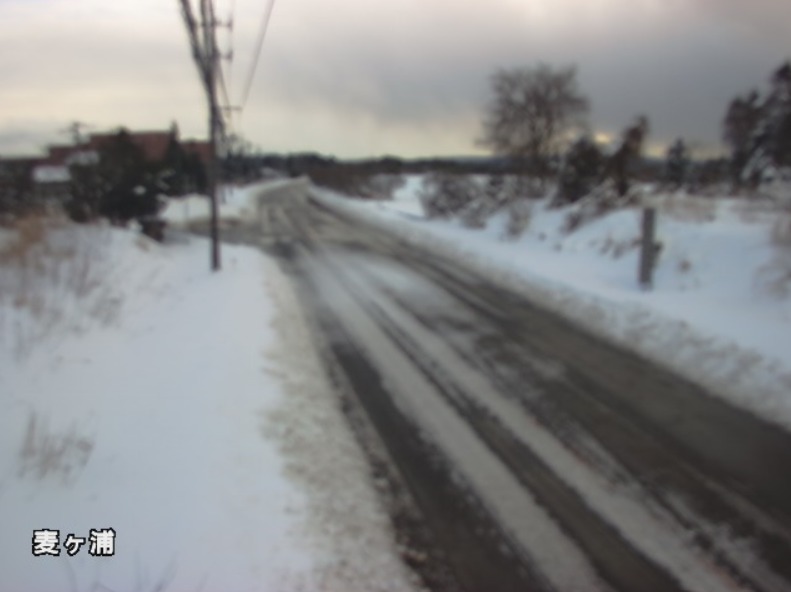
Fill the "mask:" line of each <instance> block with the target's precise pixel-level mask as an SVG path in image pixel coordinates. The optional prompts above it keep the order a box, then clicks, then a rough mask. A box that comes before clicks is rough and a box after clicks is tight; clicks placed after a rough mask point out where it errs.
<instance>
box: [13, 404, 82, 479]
mask: <svg viewBox="0 0 791 592" xmlns="http://www.w3.org/2000/svg"><path fill="white" fill-rule="evenodd" d="M93 447H94V443H93V441H92V439H90V438H88V437H86V436H84V435H80V434H78V433H77V431H76V429H75V428H73V427H72V428H71V429H69V430H67V431H64V432H60V433H58V432H55V431H53V430H51V429H50V428H49V426H48V424H47V421H46V419H45V418H43V417H42V416H41V415H40V414H39V413H33V412H31V413H30V415H29V417H28V423H27V428H26V430H25V437H24V440H23V443H22V448H21V449H20V451H19V476H20V477H25V476H30V477H33V478H35V479H44V478H46V477H54V478H56V479H59V480H60V481H61V482H62V483H64V484H66V483H69V482H70V481H71V480H72V479H73V478H74V477H75V476H76V474H77V473H78V472H79V471H80V470H81V469H82V468H83V467H84V466H85V465H86V463H87V462H88V459H89V458H90V456H91V452H93Z"/></svg>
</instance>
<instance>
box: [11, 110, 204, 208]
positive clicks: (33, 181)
mask: <svg viewBox="0 0 791 592" xmlns="http://www.w3.org/2000/svg"><path fill="white" fill-rule="evenodd" d="M118 131H119V130H115V131H111V132H102V133H94V134H90V135H89V136H88V137H87V138H86V139H85V141H84V142H83V143H82V144H80V145H72V144H53V145H51V146H48V147H47V154H46V156H44V157H19V158H0V202H2V201H3V198H4V196H11V198H12V199H13V200H14V201H17V202H18V201H20V200H24V201H25V202H29V203H30V204H31V205H32V204H50V203H54V202H63V201H64V200H66V199H68V197H69V191H70V186H71V173H70V171H69V167H70V166H72V165H75V164H78V165H93V164H96V163H98V162H99V155H100V153H101V150H102V148H104V147H105V146H107V145H108V144H109V143H110V142H111V141H112V140H113V139H114V138H115V136H116V135H117V134H118ZM128 133H129V137H130V139H131V141H132V142H133V143H134V144H135V145H136V146H137V147H138V148H140V151H141V152H142V154H143V158H144V159H145V160H146V161H147V162H150V163H156V162H159V161H162V160H163V159H164V158H165V156H166V154H167V150H168V146H169V145H170V141H171V139H175V140H177V141H179V142H180V144H181V146H182V148H183V149H184V151H185V152H186V153H187V154H192V155H195V156H197V157H198V159H199V160H200V162H201V163H202V164H203V165H204V166H206V165H207V164H208V163H209V159H210V157H211V146H210V144H209V142H207V141H204V140H183V141H181V140H179V130H178V126H176V125H173V126H172V127H171V128H170V129H168V130H164V131H158V130H153V131H151V130H148V131H132V130H128Z"/></svg>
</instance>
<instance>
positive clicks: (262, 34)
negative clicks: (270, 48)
mask: <svg viewBox="0 0 791 592" xmlns="http://www.w3.org/2000/svg"><path fill="white" fill-rule="evenodd" d="M274 7H275V0H269V2H268V3H267V5H266V11H265V12H264V18H263V20H262V21H261V28H260V29H259V30H258V39H257V41H256V49H255V53H254V54H253V62H252V64H251V65H250V71H249V72H248V74H247V82H246V83H245V86H244V92H243V93H242V101H241V103H240V104H239V105H240V107H239V108H240V109H241V110H243V109H244V107H245V105H246V104H247V99H248V98H249V97H250V88H251V87H252V85H253V79H254V78H255V72H256V70H257V68H258V58H259V57H261V48H262V47H263V45H264V38H265V37H266V31H267V29H268V28H269V19H270V18H271V16H272V9H274Z"/></svg>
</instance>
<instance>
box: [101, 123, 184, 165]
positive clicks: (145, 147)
mask: <svg viewBox="0 0 791 592" xmlns="http://www.w3.org/2000/svg"><path fill="white" fill-rule="evenodd" d="M116 135H118V132H112V133H109V134H91V135H90V137H89V138H88V145H89V146H90V147H91V148H93V149H94V150H99V149H100V148H101V147H102V146H104V145H105V144H107V143H108V142H111V141H112V140H113V138H115V136H116ZM170 136H171V132H170V130H168V131H165V132H129V138H130V139H131V140H132V142H133V143H134V145H135V146H137V147H138V148H140V150H141V151H142V152H143V158H145V159H146V160H147V161H149V162H156V161H158V160H162V159H163V158H164V157H165V152H167V149H168V144H169V143H170Z"/></svg>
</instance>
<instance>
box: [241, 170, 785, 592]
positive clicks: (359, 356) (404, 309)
mask: <svg viewBox="0 0 791 592" xmlns="http://www.w3.org/2000/svg"><path fill="white" fill-rule="evenodd" d="M262 204H263V209H262V211H261V214H262V216H261V220H260V222H261V228H260V231H261V232H262V235H263V237H262V238H263V243H264V245H266V246H267V247H268V248H269V249H270V250H271V252H272V253H275V254H277V255H279V256H280V258H281V261H282V264H283V265H284V267H285V268H286V269H288V270H289V271H290V272H291V273H292V274H293V275H294V277H295V278H296V279H295V281H296V282H297V286H298V287H299V292H300V294H301V295H302V297H303V302H304V303H305V305H306V307H307V308H308V309H309V310H311V311H312V314H313V316H314V320H315V326H316V327H317V330H318V331H319V333H320V335H321V338H322V339H323V340H324V342H325V353H326V355H327V359H328V363H330V364H333V365H336V366H338V367H340V368H341V369H342V371H343V373H344V375H345V377H346V380H347V382H348V385H349V387H350V388H351V389H352V390H353V391H354V392H355V394H356V396H357V398H358V400H359V402H360V404H361V406H362V407H363V408H365V409H366V411H367V412H368V415H369V417H370V418H371V421H372V423H373V424H374V425H375V426H376V428H377V429H378V431H379V433H380V435H381V436H382V438H383V440H384V442H385V444H386V445H387V448H388V450H389V452H390V455H391V457H392V460H393V462H394V463H395V464H396V465H397V466H398V468H399V470H400V471H401V473H402V475H403V476H404V479H405V481H406V482H407V483H408V485H409V487H410V489H411V490H412V492H413V494H414V496H415V498H416V499H417V500H418V502H419V503H420V505H421V507H422V508H423V510H424V512H425V517H426V520H427V522H428V523H429V524H430V525H431V526H432V528H433V530H434V532H435V535H436V537H437V540H438V541H439V542H440V543H441V544H442V546H443V547H444V548H445V550H446V551H447V552H448V554H449V557H450V559H451V562H452V563H453V565H454V567H455V569H456V571H457V573H458V574H459V575H460V577H461V580H462V581H464V582H467V583H468V585H469V586H470V589H497V590H523V589H534V590H582V591H585V590H600V589H601V590H607V589H615V590H629V591H632V590H657V591H667V590H694V591H698V590H700V591H703V590H710V591H720V590H742V589H744V590H747V589H755V590H784V589H788V587H789V586H790V585H791V568H789V565H791V479H789V477H788V475H787V471H786V468H787V467H788V466H791V437H789V436H788V435H787V434H786V433H785V432H784V431H781V430H780V429H778V428H776V427H773V426H772V425H770V424H767V423H764V422H762V421H760V420H758V419H756V418H755V417H753V416H751V415H749V414H746V413H744V412H742V411H740V410H737V409H735V408H733V407H730V406H729V405H728V404H726V403H724V402H723V401H722V400H720V399H717V398H716V397H712V396H711V395H710V394H709V393H706V392H704V391H703V390H701V389H700V388H699V387H697V386H695V385H693V384H691V383H689V382H687V381H685V380H683V379H682V378H679V377H677V376H673V375H671V374H669V373H667V372H666V371H663V370H660V369H659V368H657V367H655V366H653V365H651V364H649V363H647V362H646V361H644V360H642V359H640V358H638V357H636V356H634V355H632V354H630V353H628V352H626V351H623V350H620V349H616V348H614V347H612V346H609V345H606V344H605V343H603V342H601V341H599V340H597V339H595V338H594V337H592V336H590V335H588V334H587V333H585V332H582V331H580V330H579V329H577V328H575V327H574V326H573V325H571V324H570V323H568V322H566V321H564V320H563V319H561V318H559V317H558V316H556V315H554V314H551V313H549V312H547V311H545V310H542V309H540V308H537V307H535V306H534V305H532V304H531V303H530V302H528V301H526V300H525V299H523V298H522V297H520V296H518V295H516V294H513V293H511V292H508V291H506V290H503V289H501V288H498V287H496V286H494V285H492V284H491V283H490V282H486V281H483V280H481V279H480V278H479V277H477V276H476V275H475V274H473V273H471V272H470V271H469V270H465V269H462V268H460V267H459V266H458V265H457V264H455V263H454V262H452V261H449V260H446V259H443V258H441V257H439V256H437V255H432V254H430V253H427V252H419V251H416V250H414V249H413V248H409V247H406V246H405V245H403V244H401V243H400V242H399V241H398V240H396V239H393V238H390V237H388V236H387V235H386V234H384V233H382V232H380V231H372V230H369V229H366V228H365V227H364V226H361V225H360V224H358V223H352V222H350V221H349V220H348V219H344V218H343V217H342V216H340V215H338V213H336V212H332V211H330V210H327V209H326V208H325V207H322V206H320V204H318V203H316V202H313V201H312V200H311V199H310V197H309V191H308V190H307V189H306V188H305V187H299V186H295V189H294V191H292V192H290V193H289V192H285V193H284V192H280V194H279V195H272V196H270V198H269V199H267V200H263V201H262ZM251 236H252V235H251Z"/></svg>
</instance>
